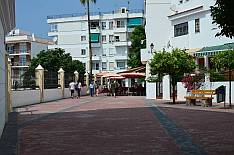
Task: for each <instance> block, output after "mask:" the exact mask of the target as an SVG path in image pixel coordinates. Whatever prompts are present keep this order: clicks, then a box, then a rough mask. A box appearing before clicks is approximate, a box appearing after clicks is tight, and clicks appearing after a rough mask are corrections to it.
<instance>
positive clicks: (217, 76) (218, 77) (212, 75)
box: [209, 69, 227, 82]
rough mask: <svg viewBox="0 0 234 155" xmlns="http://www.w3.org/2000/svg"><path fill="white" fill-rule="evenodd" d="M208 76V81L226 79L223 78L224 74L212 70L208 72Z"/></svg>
mask: <svg viewBox="0 0 234 155" xmlns="http://www.w3.org/2000/svg"><path fill="white" fill-rule="evenodd" d="M209 74H210V81H212V82H215V81H227V78H225V74H224V73H223V72H218V71H216V70H214V69H212V70H209Z"/></svg>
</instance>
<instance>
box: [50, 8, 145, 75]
mask: <svg viewBox="0 0 234 155" xmlns="http://www.w3.org/2000/svg"><path fill="white" fill-rule="evenodd" d="M143 19H144V14H143V11H142V10H139V11H135V12H133V13H131V11H130V12H128V11H127V10H126V8H122V9H121V10H120V11H117V12H109V13H99V14H97V15H93V16H91V41H92V52H93V57H92V59H93V66H92V68H93V73H94V74H96V73H99V72H101V71H114V72H120V71H125V70H127V58H128V48H129V47H130V45H131V42H130V41H129V37H130V34H131V32H132V31H133V27H134V26H137V25H143ZM130 20H132V21H130ZM133 20H135V21H138V22H139V23H135V24H136V25H133V24H134V23H132V22H134V21H133ZM47 23H48V24H50V25H51V31H50V32H49V33H48V36H50V37H54V41H56V44H57V45H52V46H49V48H50V49H53V48H62V49H65V51H66V52H68V53H71V56H72V57H73V59H77V60H80V61H81V62H82V63H83V64H84V65H85V66H86V71H88V68H89V66H88V65H89V48H88V47H89V46H88V39H89V37H88V22H87V16H82V15H79V14H71V15H66V16H64V15H57V16H48V20H47Z"/></svg>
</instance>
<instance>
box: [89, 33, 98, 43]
mask: <svg viewBox="0 0 234 155" xmlns="http://www.w3.org/2000/svg"><path fill="white" fill-rule="evenodd" d="M99 36H100V34H99V33H92V34H91V42H92V43H98V42H99Z"/></svg>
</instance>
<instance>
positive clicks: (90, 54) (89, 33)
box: [87, 0, 93, 84]
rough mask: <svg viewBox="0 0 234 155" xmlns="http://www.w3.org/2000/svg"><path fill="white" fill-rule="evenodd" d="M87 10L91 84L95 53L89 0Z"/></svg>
mask: <svg viewBox="0 0 234 155" xmlns="http://www.w3.org/2000/svg"><path fill="white" fill-rule="evenodd" d="M87 10H88V35H89V84H90V83H91V81H92V77H93V73H92V71H93V69H92V65H93V62H92V56H93V52H92V46H91V30H90V27H91V23H90V10H89V0H87Z"/></svg>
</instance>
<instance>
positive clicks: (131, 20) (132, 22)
mask: <svg viewBox="0 0 234 155" xmlns="http://www.w3.org/2000/svg"><path fill="white" fill-rule="evenodd" d="M142 23H143V19H142V18H129V19H128V27H135V26H140V25H142Z"/></svg>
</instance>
